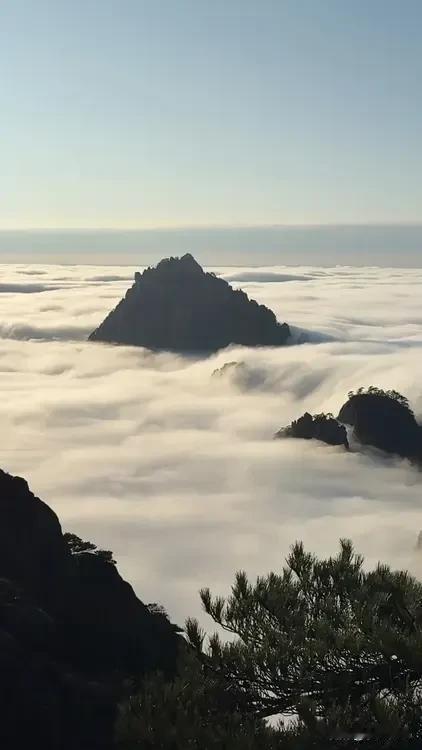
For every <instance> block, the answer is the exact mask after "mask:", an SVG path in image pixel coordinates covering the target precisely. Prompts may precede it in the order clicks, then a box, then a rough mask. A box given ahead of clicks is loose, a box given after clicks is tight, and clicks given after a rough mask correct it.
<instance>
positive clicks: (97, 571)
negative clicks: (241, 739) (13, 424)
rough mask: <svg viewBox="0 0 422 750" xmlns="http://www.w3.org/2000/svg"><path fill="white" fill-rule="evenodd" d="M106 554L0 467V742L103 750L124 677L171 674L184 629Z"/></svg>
mask: <svg viewBox="0 0 422 750" xmlns="http://www.w3.org/2000/svg"><path fill="white" fill-rule="evenodd" d="M91 546H93V545H91ZM101 552H102V551H98V553H99V554H95V553H92V552H80V553H77V554H72V550H71V548H70V547H69V545H68V544H67V542H66V539H65V537H64V536H63V534H62V531H61V527H60V523H59V521H58V518H57V516H56V515H55V513H54V512H53V511H52V510H51V509H50V508H49V507H48V506H47V505H45V503H43V502H42V501H41V500H39V499H38V498H37V497H35V496H34V495H33V494H32V492H31V491H30V490H29V488H28V485H27V483H26V482H25V480H24V479H21V478H19V477H12V476H10V475H9V474H6V473H4V472H1V471H0V705H1V707H2V719H1V721H0V747H4V748H12V747H13V748H16V750H20V748H21V747H22V748H25V749H27V748H28V747H42V748H43V750H53V749H54V750H56V749H58V748H60V749H61V750H77V749H79V748H80V749H81V750H83V749H84V748H90V750H100V748H101V750H106V748H108V747H110V743H111V741H112V736H113V723H114V718H115V709H116V704H117V701H118V700H119V699H120V698H121V697H122V695H123V693H124V686H125V683H126V682H127V680H134V679H135V680H137V679H139V678H140V677H141V676H142V675H143V674H145V673H146V672H148V671H150V670H157V669H158V670H161V671H163V672H164V673H167V674H172V673H173V671H174V669H175V661H176V656H177V651H178V644H179V643H180V640H181V639H180V637H179V636H178V635H177V628H176V627H175V626H173V625H172V624H171V623H170V622H169V620H168V619H167V617H166V616H165V615H164V614H163V613H162V612H161V611H160V610H158V609H156V610H154V611H150V610H149V609H148V607H147V606H145V605H144V604H143V603H142V602H141V601H140V600H139V599H138V598H137V597H136V595H135V593H134V591H133V589H132V588H131V586H130V585H129V584H128V583H126V582H125V581H124V580H123V579H122V578H121V577H120V575H119V573H118V570H117V568H116V566H115V565H114V564H113V563H112V562H110V561H109V560H108V557H107V555H108V553H104V556H102V555H101Z"/></svg>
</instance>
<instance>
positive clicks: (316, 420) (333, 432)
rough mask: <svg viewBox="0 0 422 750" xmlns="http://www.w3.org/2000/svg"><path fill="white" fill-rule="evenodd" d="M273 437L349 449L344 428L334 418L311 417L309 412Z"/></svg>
mask: <svg viewBox="0 0 422 750" xmlns="http://www.w3.org/2000/svg"><path fill="white" fill-rule="evenodd" d="M275 437H276V438H282V437H293V438H301V439H303V440H321V441H322V442H323V443H328V445H343V446H344V447H345V448H346V449H348V448H349V441H348V439H347V432H346V428H345V427H344V425H342V424H340V423H339V422H338V421H337V420H336V419H334V417H332V416H331V415H327V414H316V415H315V416H312V414H309V412H305V414H304V415H303V416H302V417H300V418H299V419H297V420H295V421H293V422H292V423H291V424H290V425H289V426H288V427H284V428H282V429H281V430H280V431H279V432H277V433H276V435H275Z"/></svg>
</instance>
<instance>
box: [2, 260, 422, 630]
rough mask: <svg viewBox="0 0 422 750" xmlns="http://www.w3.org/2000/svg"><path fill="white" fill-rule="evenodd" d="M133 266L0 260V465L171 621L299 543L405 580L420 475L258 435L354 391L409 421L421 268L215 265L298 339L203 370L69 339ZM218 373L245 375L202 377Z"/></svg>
mask: <svg viewBox="0 0 422 750" xmlns="http://www.w3.org/2000/svg"><path fill="white" fill-rule="evenodd" d="M134 270H135V266H133V267H126V266H109V267H107V268H105V267H104V266H95V265H77V264H73V265H68V266H61V265H25V264H15V265H13V266H2V267H0V378H1V386H2V394H3V398H2V401H1V405H0V410H1V417H2V424H3V441H2V464H1V465H2V468H4V469H5V470H7V471H10V472H12V473H16V474H20V475H22V476H24V477H25V478H26V479H27V480H28V482H29V484H30V487H31V489H32V490H33V491H34V492H35V494H37V495H38V496H40V497H41V498H42V499H43V500H45V501H46V502H47V503H48V504H49V505H50V506H51V507H52V508H53V509H54V510H55V511H56V512H57V513H58V515H59V517H60V519H61V522H62V525H63V528H64V530H66V531H73V532H75V533H77V534H79V535H80V536H82V537H84V538H87V539H91V540H92V541H94V542H95V543H96V544H98V545H99V546H102V547H105V548H106V549H112V550H113V551H114V554H115V557H116V559H117V562H118V566H119V570H120V571H121V573H122V575H124V576H125V577H126V578H127V579H128V580H129V581H131V583H132V584H133V585H134V588H135V590H136V592H137V594H138V595H139V596H140V597H141V598H142V600H143V601H145V602H148V601H159V602H161V603H162V604H163V605H164V606H165V607H166V608H167V610H168V611H169V614H170V616H171V617H172V618H173V619H174V620H176V621H178V622H179V623H183V621H184V619H185V617H186V616H188V615H200V604H199V597H198V589H199V588H200V587H202V586H205V585H208V586H210V587H211V589H212V590H214V591H215V592H216V593H217V592H218V593H222V594H224V593H226V592H227V591H228V589H229V587H230V584H231V582H232V579H233V575H234V572H235V571H236V570H237V569H239V568H242V569H246V570H247V572H248V573H249V574H250V575H252V576H254V575H255V574H261V573H265V572H267V571H269V570H271V569H278V568H280V567H281V566H282V564H283V561H284V558H285V556H286V554H287V553H288V551H289V546H290V544H291V543H293V542H294V541H295V540H296V539H303V541H304V542H305V544H306V545H307V546H308V547H309V548H310V549H312V550H314V551H315V552H317V553H320V554H322V555H327V554H328V553H330V552H334V551H335V550H336V549H337V544H338V539H339V537H351V538H352V539H353V540H354V542H355V545H356V548H357V549H358V550H359V551H360V552H362V553H363V554H365V555H366V557H367V563H368V564H369V565H372V564H374V563H376V562H377V560H378V559H382V560H384V561H386V562H390V563H391V564H392V565H394V566H398V567H410V568H411V569H412V570H415V571H416V572H418V570H419V562H418V559H417V557H416V555H415V553H414V547H415V543H416V537H417V533H418V531H419V529H420V528H422V510H421V507H420V490H421V474H420V472H419V471H418V470H416V469H415V468H414V467H412V466H410V464H409V463H408V462H407V461H405V460H400V459H396V458H391V457H389V458H387V457H383V456H382V455H380V454H379V453H377V452H376V451H371V450H370V449H368V450H365V451H363V452H360V453H356V452H353V451H352V452H350V453H346V452H345V451H344V450H342V449H340V448H332V447H329V446H327V445H323V444H319V443H317V442H313V441H312V442H307V441H300V440H287V439H286V440H279V441H274V440H273V435H274V433H275V432H276V431H277V430H278V429H279V428H280V427H282V426H284V425H286V424H288V423H289V422H290V421H291V420H292V419H294V418H296V417H298V416H300V415H301V414H302V413H303V412H304V411H305V410H309V411H311V412H319V411H322V410H324V411H332V412H334V413H337V411H338V410H339V408H340V407H341V405H342V403H343V402H344V401H345V399H346V397H347V393H348V391H349V390H350V389H355V388H357V387H359V386H368V385H371V384H373V385H377V386H380V387H386V388H394V389H396V390H398V391H400V392H402V393H403V394H405V395H406V396H407V397H408V398H409V400H410V403H411V405H412V407H413V408H414V409H415V412H416V416H421V415H422V399H421V392H420V363H421V352H422V310H421V307H420V298H421V287H422V270H420V269H405V268H402V269H400V268H384V269H381V268H371V267H362V268H356V267H352V266H338V267H333V268H321V267H315V266H311V265H301V266H297V267H295V268H294V270H293V269H292V268H288V267H286V266H272V267H251V266H246V265H245V266H242V267H238V268H227V267H224V266H213V267H212V269H211V270H213V271H214V272H216V273H219V274H221V275H222V276H223V277H224V278H226V279H230V283H232V284H233V286H239V287H240V286H241V287H242V288H243V289H245V291H247V292H248V294H249V295H250V296H251V297H253V298H255V299H256V300H257V301H259V302H263V303H265V304H267V305H269V306H270V307H271V308H272V309H273V310H274V311H275V313H276V314H277V316H278V318H279V320H280V321H287V322H288V323H289V324H291V325H292V326H293V327H294V331H295V332H296V333H301V332H306V333H307V335H308V339H309V343H306V344H303V345H301V346H290V347H284V348H279V349H247V348H242V347H229V349H226V350H224V351H221V352H219V353H218V354H216V355H214V356H211V357H208V358H184V357H181V356H177V355H173V354H167V353H160V354H152V353H150V352H147V351H145V350H143V349H135V348H130V347H118V346H109V345H103V344H94V343H87V342H86V338H87V336H88V334H89V333H90V332H91V331H92V330H93V329H94V328H95V327H96V326H97V325H98V324H99V323H100V322H101V320H102V319H103V318H104V316H105V314H106V313H107V312H109V310H110V309H111V308H112V307H114V305H115V304H116V303H117V302H118V300H119V299H120V298H121V297H122V296H123V294H124V292H125V290H126V289H127V287H128V286H129V284H130V283H131V278H132V275H133V271H134ZM229 361H237V362H243V363H245V367H244V368H242V369H241V370H240V371H239V370H238V371H235V370H232V371H229V372H227V374H226V375H224V376H222V377H219V378H216V377H213V375H212V373H213V372H214V370H215V369H217V368H219V367H221V366H222V365H223V364H224V363H226V362H229Z"/></svg>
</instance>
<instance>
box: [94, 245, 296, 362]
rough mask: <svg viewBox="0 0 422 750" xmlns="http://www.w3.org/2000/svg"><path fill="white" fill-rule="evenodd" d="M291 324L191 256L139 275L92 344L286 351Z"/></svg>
mask: <svg viewBox="0 0 422 750" xmlns="http://www.w3.org/2000/svg"><path fill="white" fill-rule="evenodd" d="M289 335H290V330H289V327H288V325H287V324H285V323H284V324H282V325H281V324H280V323H278V322H277V320H276V317H275V315H274V313H273V312H272V311H271V310H269V309H268V308H267V307H265V306H264V305H259V304H258V303H257V302H255V301H254V300H250V299H249V298H248V296H247V295H246V294H245V293H244V292H242V291H241V290H238V289H237V290H234V289H233V288H232V287H231V286H230V285H229V284H228V283H227V281H225V280H224V279H222V278H220V277H217V276H215V275H214V274H211V273H206V272H205V271H204V270H203V269H202V267H201V266H200V265H199V263H198V262H197V261H196V260H195V258H194V257H193V255H191V253H185V255H182V257H179V258H175V257H170V258H164V259H163V260H161V261H160V262H159V263H158V265H157V266H156V267H155V268H147V269H146V270H145V271H144V272H143V273H140V272H139V271H138V272H136V273H135V283H134V285H133V286H132V287H131V289H128V291H127V293H126V296H125V297H124V299H122V301H121V302H120V303H119V304H118V305H117V307H116V308H115V310H113V311H112V312H111V313H110V314H109V315H108V316H107V318H106V319H105V320H104V321H103V323H102V324H101V325H100V326H99V327H98V328H97V329H96V330H95V331H94V332H93V333H92V334H91V336H90V337H89V338H90V341H105V342H110V343H116V344H127V345H131V346H143V347H146V348H147V349H164V350H168V351H178V352H195V351H196V352H199V351H200V352H210V351H217V350H218V349H223V348H224V347H226V346H228V345H229V344H241V345H243V346H281V345H282V344H285V343H286V341H287V339H288V337H289Z"/></svg>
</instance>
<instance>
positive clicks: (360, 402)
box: [338, 387, 422, 461]
mask: <svg viewBox="0 0 422 750" xmlns="http://www.w3.org/2000/svg"><path fill="white" fill-rule="evenodd" d="M338 419H339V421H340V422H343V423H344V424H348V425H351V426H352V427H353V436H354V437H355V438H356V439H357V440H358V441H359V442H360V443H362V444H364V445H372V446H374V447H375V448H379V449H380V450H382V451H385V452H386V453H394V454H396V455H398V456H402V457H403V458H409V459H411V460H416V461H420V460H421V459H422V428H421V427H420V425H419V424H418V423H417V421H416V419H415V415H414V414H413V412H412V410H411V409H410V407H409V403H408V401H407V399H406V398H404V396H401V395H400V394H399V393H397V392H396V391H383V390H381V389H379V388H374V387H372V388H369V389H368V390H367V391H364V390H363V389H360V390H359V391H357V392H356V393H350V394H349V398H348V400H347V401H346V403H345V404H343V406H342V407H341V409H340V412H339V415H338Z"/></svg>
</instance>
